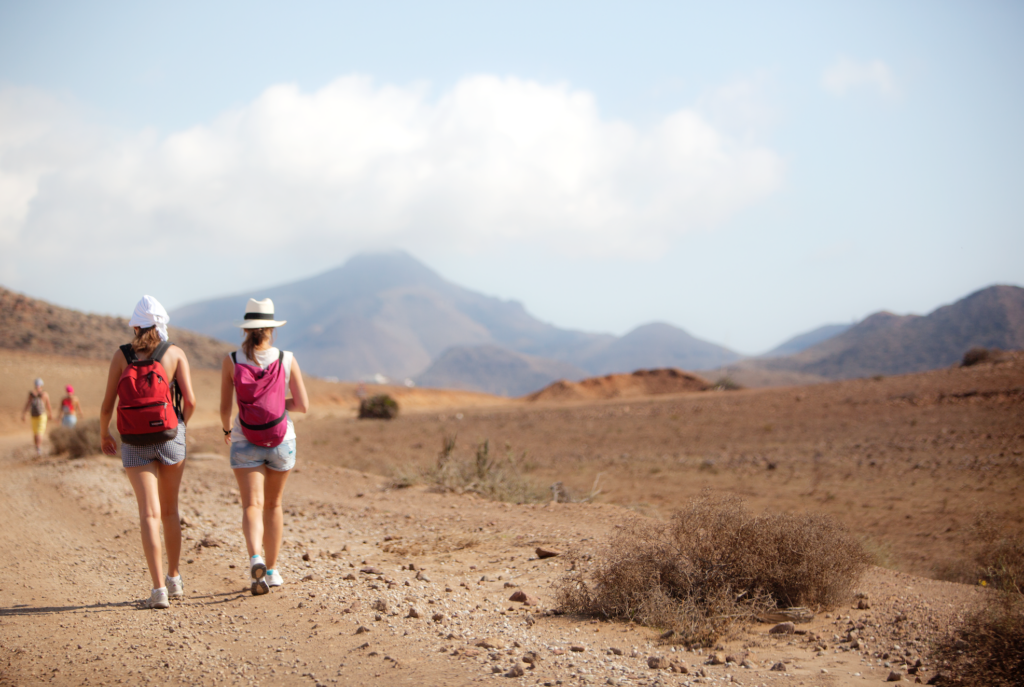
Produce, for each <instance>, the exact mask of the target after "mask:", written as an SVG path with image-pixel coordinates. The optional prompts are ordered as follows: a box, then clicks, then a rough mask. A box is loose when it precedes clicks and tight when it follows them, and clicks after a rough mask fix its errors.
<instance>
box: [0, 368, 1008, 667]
mask: <svg viewBox="0 0 1024 687" xmlns="http://www.w3.org/2000/svg"><path fill="white" fill-rule="evenodd" d="M105 375H106V363H105V362H104V361H102V360H86V359H72V358H54V357H47V356H43V355H39V354H32V353H24V352H12V351H7V350H5V351H3V352H2V353H0V382H2V384H0V389H2V391H0V516H2V518H3V521H4V527H3V528H2V529H0V544H2V546H3V551H4V552H5V554H4V555H3V556H0V685H29V684H43V683H47V684H89V685H114V684H174V685H177V684H203V685H213V684H295V685H317V684H324V685H328V684H344V685H390V684H417V685H463V684H470V683H477V682H487V681H496V683H497V684H513V683H514V684H523V685H533V684H544V685H548V684H549V685H556V684H563V685H570V684H592V685H603V684H611V685H617V684H618V685H655V684H661V685H686V684H716V683H721V684H727V683H729V682H735V683H738V684H741V685H861V684H866V683H868V684H870V683H881V682H884V681H885V680H886V678H887V676H889V674H890V672H891V671H897V672H899V673H901V675H902V679H903V681H908V680H909V681H911V682H913V681H914V680H915V677H921V678H922V679H923V680H927V679H928V678H929V677H930V676H932V675H934V673H935V671H936V670H937V669H938V668H939V666H937V665H935V664H934V663H932V662H931V661H930V658H929V649H930V646H931V642H932V641H934V639H935V638H936V637H938V636H940V635H941V634H942V633H944V632H945V631H946V630H947V629H948V628H949V627H950V625H951V624H952V623H953V622H955V620H956V618H957V617H958V616H960V615H962V614H963V613H964V612H965V611H966V610H967V609H969V608H970V607H972V605H974V604H976V603H977V602H979V601H980V600H982V599H983V598H984V596H985V595H986V594H987V593H988V592H987V590H985V589H983V588H982V587H980V586H978V585H977V584H969V583H971V582H974V580H972V579H971V575H972V574H974V570H975V568H974V565H973V561H972V554H973V551H974V546H975V541H974V530H973V525H974V523H975V522H976V521H977V520H978V519H979V518H980V519H982V520H983V521H984V522H985V523H986V524H990V525H993V526H994V527H996V528H997V529H1001V530H1003V531H1006V532H1019V531H1020V530H1021V529H1022V528H1024V504H1022V499H1021V497H1022V495H1024V494H1022V485H1024V455H1022V454H1024V356H1022V355H1020V354H1014V355H1009V356H1007V357H1006V358H1005V359H1003V360H1002V361H1000V362H997V363H983V364H979V365H976V366H973V367H969V368H949V369H943V370H938V371H934V372H927V373H920V374H915V375H906V376H898V377H885V378H869V379H860V380H851V381H845V382H836V383H828V384H820V385H815V386H805V387H789V388H775V389H752V390H740V391H729V392H724V391H711V390H708V391H689V392H683V393H668V394H659V395H647V396H625V395H624V394H623V395H619V396H616V395H615V393H613V392H614V389H613V390H611V392H609V393H607V394H606V396H611V397H610V398H609V397H606V398H585V399H582V400H564V399H561V400H544V401H532V402H531V401H526V400H509V399H503V398H497V397H492V396H485V395H479V394H471V393H465V392H438V391H431V390H419V389H405V388H392V389H387V391H389V392H392V393H394V394H395V395H396V397H397V398H398V399H399V403H400V404H401V406H402V412H401V414H400V415H399V417H398V418H397V419H395V420H392V421H379V420H357V419H355V406H356V396H355V392H356V388H355V387H354V385H350V384H332V383H328V382H324V381H320V380H311V381H310V385H309V386H310V392H311V397H312V402H313V412H311V413H310V415H309V416H308V417H306V418H302V419H299V420H298V422H297V432H298V435H299V464H298V467H297V469H296V471H295V473H294V475H293V476H292V477H291V479H290V481H289V485H288V490H287V492H286V511H287V514H286V533H285V539H286V544H285V549H284V554H283V559H282V562H281V565H280V568H281V569H282V572H283V574H284V575H285V579H286V584H285V585H284V586H283V587H282V588H280V590H277V591H275V592H273V593H272V594H270V595H269V596H266V597H252V596H251V595H250V594H249V591H248V584H247V579H246V577H247V574H246V570H245V568H244V564H245V549H244V542H243V540H242V537H241V533H240V529H239V520H240V512H239V506H238V503H237V501H238V499H237V490H236V489H235V484H234V480H233V478H232V475H231V474H230V470H229V469H228V466H227V460H226V455H227V451H226V447H224V446H223V444H222V443H220V440H219V434H220V431H219V429H218V428H217V425H216V422H217V420H216V415H215V411H216V403H217V373H216V372H214V371H205V370H199V371H197V372H196V386H197V388H198V390H199V396H200V411H199V413H198V414H197V416H196V418H195V419H194V420H193V422H192V424H191V426H190V428H189V430H190V431H189V443H190V452H191V453H190V456H191V457H190V458H189V464H188V467H187V470H186V474H185V479H184V482H183V487H182V493H181V501H182V508H181V515H182V516H183V518H184V519H185V521H186V522H187V527H186V528H185V530H184V531H185V536H186V542H185V545H186V547H185V555H184V556H183V558H184V559H185V563H184V565H183V566H182V570H183V572H182V574H183V576H184V580H185V586H186V591H187V596H186V599H185V600H184V601H183V602H180V603H173V604H172V606H171V608H170V609H168V610H165V611H149V610H142V609H141V607H140V605H139V603H138V602H139V600H140V599H142V598H144V597H145V596H147V595H148V575H147V574H146V571H145V563H144V560H143V557H142V553H141V547H140V546H139V539H138V527H137V514H136V510H135V504H134V498H133V497H132V494H131V490H130V487H129V485H128V482H127V480H126V479H125V477H124V474H123V470H122V469H121V467H120V461H119V460H118V459H115V458H109V457H103V456H91V457H87V458H82V459H77V460H69V459H67V458H65V457H61V456H44V457H43V458H35V456H34V454H33V452H32V451H31V449H30V436H29V433H28V428H27V425H23V424H21V423H20V421H19V417H18V416H19V413H20V410H21V406H22V404H23V403H24V396H25V393H26V392H27V391H28V389H29V386H30V384H31V380H32V378H33V377H35V376H42V377H43V378H44V379H45V380H46V381H47V388H48V389H49V391H50V393H51V396H52V398H53V401H54V405H55V406H56V405H57V403H58V402H59V398H60V395H61V394H60V391H59V390H60V389H62V388H63V385H64V384H66V383H72V384H74V385H75V386H76V388H77V389H78V390H79V392H80V395H81V397H82V403H83V406H84V410H85V414H86V416H87V417H95V416H96V415H97V414H98V405H99V400H100V398H99V397H100V395H101V393H102V387H103V381H104V379H105ZM379 390H380V389H378V388H375V387H370V388H369V391H370V392H371V393H375V392H377V391H379ZM445 437H448V438H449V439H450V438H452V437H455V449H454V451H453V453H452V455H453V456H455V457H456V458H459V459H466V460H472V457H473V455H474V454H475V453H476V451H477V449H478V446H479V445H480V444H482V443H483V442H485V441H486V442H487V444H488V447H489V451H490V455H491V456H492V457H497V458H498V459H500V460H504V459H505V458H506V457H509V458H510V459H511V460H512V461H513V462H514V464H515V466H516V469H517V470H518V471H519V472H520V474H521V475H522V476H523V477H524V478H525V479H526V480H528V481H529V482H530V483H532V484H533V485H534V487H535V491H536V492H537V493H538V494H539V495H540V497H541V498H542V499H543V500H541V501H539V502H536V503H525V504H514V503H502V502H496V501H489V500H486V499H483V498H481V497H480V496H478V495H476V494H473V493H461V494H458V493H451V492H449V493H438V492H437V491H436V490H435V489H433V488H432V484H431V480H430V478H429V476H428V472H429V469H430V468H431V467H432V466H434V465H435V464H436V461H437V456H438V453H439V451H440V450H441V447H442V442H443V440H444V439H445ZM557 482H560V483H561V485H562V486H561V489H559V490H557V491H558V492H559V493H562V494H564V492H566V491H567V492H568V494H569V497H570V498H571V499H572V500H573V502H568V503H562V502H552V501H551V496H550V495H551V493H552V492H551V491H550V490H549V488H550V486H551V485H552V484H554V483H557ZM704 489H711V490H714V491H716V492H722V493H731V494H737V495H739V496H741V497H743V498H744V499H746V501H747V504H748V506H749V507H750V508H751V510H754V511H758V512H759V511H763V510H766V509H768V510H775V511H816V512H824V513H828V514H830V515H832V516H834V517H835V518H836V519H838V520H840V521H841V522H843V523H845V524H846V525H847V527H848V528H849V529H850V530H851V531H852V532H853V533H854V534H855V535H856V536H858V537H859V538H861V540H862V541H863V542H864V543H865V545H866V546H867V548H868V549H869V551H870V552H871V554H872V555H873V556H874V558H875V561H876V563H877V565H876V566H874V567H872V568H871V569H870V570H869V571H868V573H867V574H866V575H865V576H864V578H863V579H861V580H860V581H859V582H858V583H857V585H856V590H857V591H858V592H860V593H861V595H862V598H860V599H858V598H853V597H851V598H850V599H849V602H848V603H846V604H845V605H843V606H841V607H839V608H836V609H828V610H821V611H819V612H818V613H817V615H816V616H815V618H814V619H813V620H812V621H811V622H809V623H806V624H800V625H797V629H798V630H799V631H800V632H801V634H787V635H772V634H769V633H768V630H769V628H771V627H772V625H771V624H756V625H753V626H751V627H746V628H738V629H737V630H736V631H735V632H734V633H733V634H732V635H731V636H729V637H728V638H727V639H725V640H723V642H722V646H721V653H723V654H725V655H726V657H731V658H733V659H734V660H733V661H730V662H728V663H725V664H723V665H710V664H709V660H711V659H712V657H713V656H714V654H715V653H717V651H716V650H715V649H711V650H707V649H705V650H694V651H691V650H686V649H683V648H682V647H675V646H670V645H667V644H664V643H663V642H661V641H660V640H659V630H658V629H656V628H644V627H639V626H635V625H631V624H627V623H622V622H604V621H597V620H591V619H587V618H579V617H572V616H566V615H557V614H554V613H552V612H551V611H552V609H554V608H555V605H556V604H555V587H554V584H555V582H556V581H557V580H558V579H559V577H560V576H561V575H562V574H563V573H564V572H565V569H566V563H565V559H564V557H562V556H555V557H551V558H543V559H541V558H538V557H537V553H536V549H537V548H538V547H542V548H547V549H555V550H558V551H562V552H566V551H569V550H570V549H575V550H578V551H580V552H583V553H597V552H599V551H600V548H601V545H602V543H603V542H604V541H606V539H607V537H608V536H609V535H610V534H611V533H612V532H614V531H615V530H616V528H617V526H621V525H622V524H623V523H624V522H626V521H627V520H628V519H630V518H644V517H649V518H664V517H668V516H669V515H671V513H672V512H673V510H674V509H675V508H676V507H678V506H679V505H680V504H682V503H684V502H685V501H686V500H687V499H688V498H690V497H692V496H694V495H697V494H699V493H701V491H702V490H704ZM306 559H308V560H306ZM965 583H968V584H965ZM519 589H521V590H523V591H525V592H527V593H528V594H529V595H531V596H533V597H536V604H535V605H525V604H523V603H520V602H514V601H510V600H509V597H510V596H511V595H512V594H513V592H515V591H517V590H519ZM863 597H866V598H863ZM858 605H860V606H867V608H857V607H858ZM851 629H855V630H858V631H859V635H860V637H861V640H860V641H858V642H857V644H856V648H854V645H853V644H852V643H851V641H850V635H849V634H848V632H849V630H851ZM652 656H663V657H667V658H672V659H676V660H681V661H683V662H685V663H686V664H687V665H688V672H687V673H685V674H683V673H676V672H671V671H669V670H666V669H652V668H650V667H649V662H648V661H649V659H650V658H651V657H652ZM523 657H527V658H530V659H531V660H533V661H534V662H533V663H526V664H522V663H521V659H522V658H523ZM918 658H920V659H922V664H923V665H922V666H921V668H920V669H919V670H917V671H916V672H917V675H916V676H915V675H913V674H910V673H909V672H908V670H909V668H910V667H912V666H913V665H914V664H915V662H916V660H917V659H918ZM744 659H745V660H746V661H747V663H746V664H745V665H740V663H741V662H742V661H743V660H744ZM779 663H781V664H782V665H781V669H779V670H771V668H772V667H773V666H776V665H777V664H779ZM515 666H518V667H519V668H521V669H522V670H523V675H521V676H517V675H514V672H515V671H514V670H513V677H505V674H506V673H508V672H509V671H510V669H514V667H515Z"/></svg>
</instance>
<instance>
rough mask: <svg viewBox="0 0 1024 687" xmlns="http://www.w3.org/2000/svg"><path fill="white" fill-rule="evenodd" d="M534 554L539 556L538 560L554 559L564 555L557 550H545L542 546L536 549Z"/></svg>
mask: <svg viewBox="0 0 1024 687" xmlns="http://www.w3.org/2000/svg"><path fill="white" fill-rule="evenodd" d="M534 553H536V554H537V558H554V557H555V556H561V555H562V552H561V551H557V550H555V549H545V548H543V547H541V546H538V547H537V548H536V549H534Z"/></svg>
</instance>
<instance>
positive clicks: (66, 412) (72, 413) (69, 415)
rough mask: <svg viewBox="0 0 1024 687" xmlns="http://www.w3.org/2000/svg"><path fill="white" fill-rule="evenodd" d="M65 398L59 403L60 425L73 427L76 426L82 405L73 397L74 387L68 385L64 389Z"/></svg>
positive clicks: (76, 397)
mask: <svg viewBox="0 0 1024 687" xmlns="http://www.w3.org/2000/svg"><path fill="white" fill-rule="evenodd" d="M64 391H66V392H67V396H65V397H64V398H62V399H61V401H60V424H61V426H63V427H69V428H70V427H74V426H75V425H77V424H78V418H79V416H81V414H82V405H81V404H80V403H79V402H78V396H75V387H73V386H71V385H70V384H68V385H67V386H66V387H64Z"/></svg>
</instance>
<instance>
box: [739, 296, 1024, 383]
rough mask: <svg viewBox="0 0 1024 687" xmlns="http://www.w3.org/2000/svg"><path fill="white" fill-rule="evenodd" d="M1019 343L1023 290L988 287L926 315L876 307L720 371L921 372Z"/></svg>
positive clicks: (832, 375) (845, 375) (837, 375)
mask: <svg viewBox="0 0 1024 687" xmlns="http://www.w3.org/2000/svg"><path fill="white" fill-rule="evenodd" d="M975 346H980V347H983V348H998V349H1003V350H1016V349H1021V348H1024V289H1022V288H1020V287H1018V286H1005V285H1002V286H990V287H988V288H986V289H982V290H980V291H976V292H974V293H972V294H970V295H969V296H967V297H965V298H963V299H961V300H959V301H957V302H956V303H953V304H951V305H947V306H943V307H941V308H938V309H936V310H935V311H933V312H931V313H929V314H928V315H925V316H920V315H895V314H893V313H890V312H879V313H875V314H874V315H870V316H868V317H866V318H865V319H864V320H862V321H860V322H858V323H857V324H856V325H854V326H852V327H850V328H849V329H847V330H846V331H845V332H843V333H842V334H839V335H838V336H834V337H832V338H830V339H828V340H826V341H823V342H821V343H818V344H816V345H814V346H811V347H809V348H807V349H805V350H803V351H801V352H800V353H797V354H796V355H792V356H789V357H785V358H776V359H760V360H745V361H742V362H740V363H738V364H735V365H732V366H729V367H727V368H725V370H724V372H725V373H726V374H729V375H730V376H732V377H733V378H734V379H736V380H737V381H739V382H740V383H742V384H750V382H749V381H748V380H747V378H746V377H747V375H752V374H753V375H756V374H763V375H768V376H769V377H770V376H771V375H772V374H774V373H798V374H799V377H798V378H800V379H803V380H807V379H810V378H812V377H817V378H821V379H852V378H855V377H871V376H874V375H894V374H907V373H910V372H923V371H926V370H933V369H936V368H940V367H947V366H949V365H954V364H956V363H958V362H959V361H960V360H961V359H962V357H963V354H964V353H965V352H966V351H967V350H968V349H970V348H973V347H975Z"/></svg>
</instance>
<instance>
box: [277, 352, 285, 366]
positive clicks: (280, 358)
mask: <svg viewBox="0 0 1024 687" xmlns="http://www.w3.org/2000/svg"><path fill="white" fill-rule="evenodd" d="M277 350H278V355H277V362H278V364H279V365H280V366H281V367H284V351H283V350H282V349H280V348H279V349H277Z"/></svg>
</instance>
